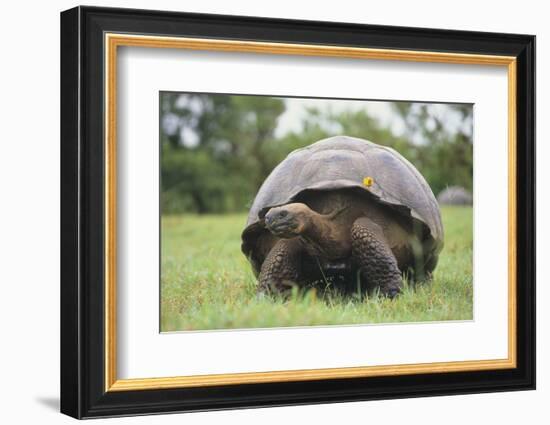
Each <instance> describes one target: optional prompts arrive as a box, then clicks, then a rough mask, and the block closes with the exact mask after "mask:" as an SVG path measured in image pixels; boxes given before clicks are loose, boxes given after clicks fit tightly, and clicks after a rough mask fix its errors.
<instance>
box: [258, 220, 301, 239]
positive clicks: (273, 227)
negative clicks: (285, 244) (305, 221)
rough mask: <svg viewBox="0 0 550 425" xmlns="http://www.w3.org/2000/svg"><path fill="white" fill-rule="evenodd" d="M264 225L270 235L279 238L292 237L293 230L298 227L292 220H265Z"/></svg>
mask: <svg viewBox="0 0 550 425" xmlns="http://www.w3.org/2000/svg"><path fill="white" fill-rule="evenodd" d="M265 225H266V227H267V229H268V230H269V231H270V232H271V233H273V234H274V235H275V236H279V237H284V236H294V230H296V228H297V227H298V224H297V223H295V222H294V221H293V220H292V219H285V220H275V221H268V220H266V222H265Z"/></svg>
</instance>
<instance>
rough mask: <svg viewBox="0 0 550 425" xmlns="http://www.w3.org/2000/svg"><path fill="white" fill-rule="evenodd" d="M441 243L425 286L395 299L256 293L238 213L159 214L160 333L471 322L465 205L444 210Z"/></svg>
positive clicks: (469, 238) (469, 248) (469, 237)
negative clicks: (242, 247)
mask: <svg viewBox="0 0 550 425" xmlns="http://www.w3.org/2000/svg"><path fill="white" fill-rule="evenodd" d="M442 214H443V223H444V227H445V248H444V249H443V252H442V253H441V256H440V261H439V264H438V266H437V269H436V270H435V274H434V279H433V280H432V282H431V283H427V284H423V285H418V286H417V287H416V288H410V287H405V289H404V291H403V293H402V294H401V295H400V296H398V297H397V298H396V299H395V300H388V299H385V298H381V297H376V296H370V297H368V298H365V299H362V300H360V299H357V298H353V297H347V298H343V297H341V296H338V295H335V294H332V295H331V294H328V295H327V296H325V297H323V298H321V297H319V296H318V295H317V293H316V292H315V291H314V290H312V291H309V292H308V293H306V294H305V296H294V297H292V298H291V299H290V300H288V301H285V300H282V299H271V298H259V297H257V296H256V278H255V277H254V275H253V273H252V270H251V267H250V265H249V264H248V261H247V260H246V258H245V257H244V255H243V254H242V253H241V251H240V243H241V239H240V234H241V231H242V229H243V225H244V223H245V220H246V216H245V215H243V214H234V215H207V216H197V215H182V216H168V217H163V218H162V273H161V275H162V277H161V330H162V331H163V332H167V331H186V330H206V329H230V328H269V327H287V326H312V325H341V324H360V323H391V322H423V321H443V320H469V319H472V314H473V308H472V302H473V296H472V294H473V287H472V247H473V244H472V209H471V208H470V207H444V208H443V209H442Z"/></svg>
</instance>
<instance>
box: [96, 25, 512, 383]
mask: <svg viewBox="0 0 550 425" xmlns="http://www.w3.org/2000/svg"><path fill="white" fill-rule="evenodd" d="M104 42H105V88H104V89H105V140H104V143H105V188H104V189H105V377H104V378H105V391H129V390H149V389H160V388H181V387H199V386H213V385H235V384H252V383H268V382H285V381H310V380H320V379H338V378H357V377H374V376H389V375H410V374H416V373H445V372H459V371H460V372H463V371H481V370H495V369H510V368H515V367H516V361H517V360H516V326H517V323H516V301H517V300H516V284H517V282H516V251H517V248H516V241H517V234H516V143H517V142H516V84H517V81H516V58H515V57H513V56H493V55H477V54H462V53H444V52H424V51H410V50H392V49H370V48H358V47H340V46H326V45H307V44H286V43H267V42H256V41H235V40H213V39H199V38H179V37H160V36H146V35H128V34H115V33H106V34H105V40H104ZM119 46H133V47H150V48H170V49H190V50H208V51H229V52H241V53H243V52H245V53H263V54H280V55H302V56H325V57H341V58H354V59H358V60H360V59H376V60H392V61H393V60H398V61H404V62H434V63H451V64H469V65H493V66H504V67H506V68H507V72H508V357H507V358H506V359H495V360H470V361H455V362H437V363H419V364H399V365H382V366H364V367H343V368H326V369H303V370H285V371H270V372H248V373H229V374H215V375H192V376H175V377H165V378H154V377H152V378H139V379H118V378H117V373H116V362H117V350H116V346H117V338H116V336H117V332H116V331H117V324H116V276H117V273H116V264H117V256H116V248H117V243H116V234H117V229H116V211H117V210H116V208H117V204H116V199H117V197H116V187H117V181H116V163H117V157H116V136H117V132H116V123H117V119H116V117H117V111H116V105H117V103H116V100H117V48H118V47H119Z"/></svg>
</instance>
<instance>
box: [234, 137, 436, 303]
mask: <svg viewBox="0 0 550 425" xmlns="http://www.w3.org/2000/svg"><path fill="white" fill-rule="evenodd" d="M442 248H443V226H442V223H441V214H440V211H439V206H438V203H437V201H436V200H435V197H434V195H433V193H432V191H431V189H430V187H429V186H428V184H427V182H426V180H425V179H424V178H423V177H422V175H421V174H420V173H419V172H418V171H417V170H416V168H415V167H414V166H413V165H412V164H411V163H410V162H409V161H407V160H406V159H405V158H403V156H401V155H400V154H399V153H397V152H396V151H395V150H393V149H391V148H388V147H385V146H380V145H377V144H375V143H372V142H370V141H367V140H362V139H358V138H353V137H347V136H336V137H331V138H328V139H324V140H321V141H318V142H316V143H313V144H312V145H309V146H307V147H305V148H302V149H298V150H295V151H293V152H291V153H290V154H289V155H288V156H287V157H286V159H285V160H283V161H282V162H281V163H280V164H279V165H278V166H277V167H275V169H274V170H273V171H272V172H271V174H270V175H269V176H268V177H267V179H266V180H265V182H264V183H263V185H262V186H261V188H260V190H259V191H258V193H257V195H256V198H255V199H254V202H253V204H252V207H251V209H250V213H249V215H248V220H247V223H246V228H245V229H244V231H243V233H242V251H243V253H244V254H245V255H246V256H247V258H248V259H249V261H250V263H251V265H252V268H253V270H254V273H255V275H256V276H257V277H258V281H259V283H258V290H259V292H261V293H288V289H289V288H290V287H292V286H295V285H298V286H299V287H300V286H304V285H307V284H308V282H316V281H317V282H319V281H321V282H322V281H323V280H327V279H330V278H331V277H335V276H336V277H338V276H339V277H342V276H345V279H344V286H345V285H351V287H353V288H355V287H358V288H360V290H361V291H362V292H363V289H364V290H372V289H375V288H379V292H380V293H381V294H382V295H384V296H387V297H394V296H395V295H397V294H398V293H399V292H400V290H401V288H402V285H403V276H405V277H407V278H409V279H411V278H412V279H413V280H415V281H416V280H419V279H420V280H425V279H429V278H430V276H431V273H432V272H433V270H434V269H435V267H436V264H437V260H438V256H439V253H440V251H441V250H442ZM358 282H359V284H358Z"/></svg>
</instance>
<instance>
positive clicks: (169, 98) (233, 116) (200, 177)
mask: <svg viewBox="0 0 550 425" xmlns="http://www.w3.org/2000/svg"><path fill="white" fill-rule="evenodd" d="M284 110H285V105H284V101H283V100H281V99H277V98H271V97H264V96H228V95H204V94H177V93H163V95H162V96H161V116H162V122H161V127H162V131H161V149H162V170H161V174H162V178H161V185H162V193H163V205H162V206H163V212H166V213H170V212H181V211H195V212H198V213H205V212H223V211H241V210H244V209H246V208H247V207H248V206H249V204H250V202H251V200H252V199H251V198H252V197H253V195H254V193H255V192H256V190H257V188H258V187H259V186H260V185H261V183H262V182H263V180H264V179H265V177H266V176H267V175H268V174H269V172H270V171H271V169H272V168H273V167H274V166H275V165H276V162H275V161H276V159H275V158H273V157H272V156H270V155H269V152H268V148H267V147H268V146H270V145H272V144H273V141H274V132H275V129H276V127H277V120H278V118H279V116H280V115H281V114H282V113H283V112H284ZM165 195H166V196H165ZM164 198H165V199H164Z"/></svg>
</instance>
